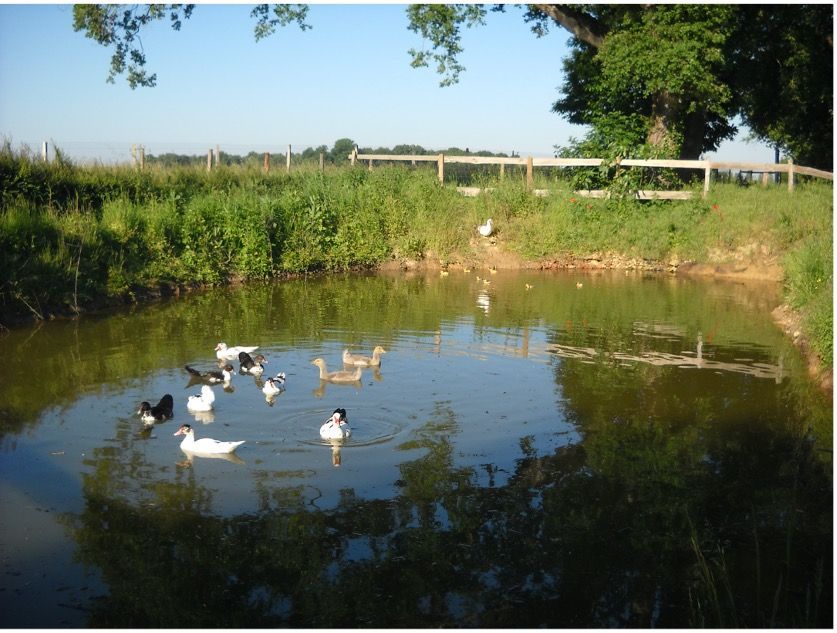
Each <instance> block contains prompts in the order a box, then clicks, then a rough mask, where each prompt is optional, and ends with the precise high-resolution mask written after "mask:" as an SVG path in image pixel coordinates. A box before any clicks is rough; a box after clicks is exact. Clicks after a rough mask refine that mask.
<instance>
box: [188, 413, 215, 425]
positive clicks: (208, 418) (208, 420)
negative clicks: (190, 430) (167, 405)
mask: <svg viewBox="0 0 837 633" xmlns="http://www.w3.org/2000/svg"><path fill="white" fill-rule="evenodd" d="M190 413H191V414H192V417H193V418H195V422H200V423H201V424H212V423H213V422H215V411H190Z"/></svg>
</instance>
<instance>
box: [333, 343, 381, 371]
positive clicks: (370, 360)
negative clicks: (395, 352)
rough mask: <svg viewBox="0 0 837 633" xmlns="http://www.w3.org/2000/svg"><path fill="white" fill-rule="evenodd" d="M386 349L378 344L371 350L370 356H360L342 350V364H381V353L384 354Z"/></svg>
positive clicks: (358, 365)
mask: <svg viewBox="0 0 837 633" xmlns="http://www.w3.org/2000/svg"><path fill="white" fill-rule="evenodd" d="M386 353H387V351H386V350H385V349H384V348H383V347H381V346H380V345H378V346H376V347H375V349H373V350H372V356H371V357H369V356H360V355H359V354H352V353H351V352H350V351H349V350H347V349H345V350H343V364H344V365H354V366H355V367H372V366H377V365H380V364H381V354H386Z"/></svg>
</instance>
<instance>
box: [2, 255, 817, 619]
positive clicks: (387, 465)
mask: <svg viewBox="0 0 837 633" xmlns="http://www.w3.org/2000/svg"><path fill="white" fill-rule="evenodd" d="M779 290H780V289H779V288H778V287H777V286H775V285H770V284H768V285H763V284H754V283H750V284H741V283H731V282H721V281H706V280H700V281H698V280H694V279H684V278H678V277H672V276H657V275H643V274H633V273H631V274H626V273H623V272H620V273H607V274H604V273H603V274H587V275H582V274H573V273H570V272H565V273H546V272H543V273H542V272H532V271H526V272H513V273H512V272H503V271H500V272H499V273H497V274H489V272H488V271H473V272H467V273H466V272H461V271H452V272H451V273H450V274H449V275H446V276H442V275H440V274H438V273H435V274H429V273H428V274H415V273H407V272H404V273H387V274H385V273H378V274H346V275H334V276H328V277H309V278H307V279H300V280H292V281H283V282H278V283H274V284H266V285H255V286H247V287H246V288H236V289H223V290H214V291H209V292H203V293H199V294H192V295H189V296H186V297H182V298H176V299H172V300H167V301H161V302H158V303H154V304H151V305H146V306H142V307H134V308H131V309H125V310H123V311H119V312H114V313H110V314H107V315H99V316H86V317H84V318H82V319H80V320H77V321H67V322H51V323H45V324H42V325H40V326H34V327H31V328H30V327H26V328H19V329H15V330H13V331H11V332H7V333H5V334H3V335H2V337H0V341H2V344H3V349H4V352H5V358H6V363H5V364H4V365H3V367H2V369H0V375H2V381H0V432H2V450H1V451H0V506H1V507H0V548H1V552H0V553H1V554H2V561H1V562H0V565H2V569H1V570H0V571H1V572H2V575H0V578H2V581H0V613H2V616H1V617H2V624H3V625H4V626H5V627H49V628H54V627H143V628H144V627H194V626H197V627H262V626H293V627H421V628H424V627H437V626H449V627H454V626H456V627H542V626H545V627H552V628H560V627H717V626H722V627H739V626H740V627H743V626H748V627H769V626H793V627H824V628H830V627H831V624H832V599H831V598H832V584H833V578H832V563H833V550H832V531H833V530H832V494H833V493H832V451H831V448H832V435H831V433H832V406H831V401H830V399H828V398H827V397H825V396H823V394H821V393H820V392H818V391H817V389H816V388H815V387H814V386H813V385H812V384H811V383H810V382H809V380H808V379H807V378H806V373H805V367H804V363H803V362H802V360H801V358H800V357H799V354H798V353H797V351H796V350H795V349H794V348H793V346H792V345H791V344H790V343H789V342H788V341H787V339H786V338H785V337H784V336H783V335H782V334H781V332H780V331H779V329H778V328H777V327H776V326H775V325H774V324H773V323H772V322H771V319H770V311H771V310H772V309H773V307H775V306H776V305H777V303H778V302H779V299H780V297H779ZM220 341H224V342H226V343H228V344H229V345H258V346H259V350H258V351H260V352H262V353H263V354H264V355H265V356H266V357H267V360H268V364H267V365H266V369H267V372H268V374H269V375H275V374H276V373H277V372H280V371H283V372H285V373H286V375H287V385H286V390H285V391H284V392H283V393H281V394H280V395H279V396H277V397H276V398H275V399H274V400H273V401H268V400H267V399H266V398H265V396H264V395H263V393H262V392H261V390H260V381H259V380H257V379H255V378H254V377H252V376H246V375H238V374H237V375H235V376H233V379H232V382H231V385H230V387H229V388H227V389H224V388H222V387H221V386H216V387H214V388H213V389H214V391H215V393H216V402H215V410H214V412H213V413H212V414H210V415H200V414H191V413H189V412H188V411H187V409H186V399H187V397H188V396H189V395H191V394H193V393H196V392H197V391H198V389H199V388H198V387H197V386H196V385H195V384H194V383H191V382H190V380H189V375H188V374H187V373H186V371H185V370H184V365H187V364H188V365H191V366H194V367H197V368H199V369H204V370H207V369H213V368H217V363H216V359H215V353H214V348H215V346H216V344H217V343H218V342H220ZM376 345H381V346H383V347H384V349H385V350H386V354H385V355H384V356H383V363H382V366H381V367H380V368H379V369H377V370H372V369H365V370H364V371H363V375H362V379H361V381H360V382H359V383H358V384H352V385H339V384H331V383H323V382H321V381H320V380H319V377H318V370H317V368H316V367H315V366H313V365H312V364H311V361H312V360H313V359H314V358H316V357H321V358H323V359H325V360H326V362H327V364H328V368H329V370H335V369H342V362H341V354H342V351H343V349H344V348H346V347H350V348H351V349H352V350H353V351H354V352H356V353H363V354H367V355H368V354H370V352H371V350H372V348H373V347H374V346H376ZM233 365H234V367H235V368H236V370H237V369H238V362H237V361H235V362H233ZM165 393H170V394H172V396H173V397H174V411H175V413H174V418H173V419H172V420H168V421H166V422H163V423H159V424H157V425H155V426H154V427H153V428H152V429H150V430H144V429H143V425H142V423H141V421H140V419H139V417H138V416H137V415H136V411H137V409H138V408H139V404H140V402H141V401H143V400H147V401H151V402H152V404H154V403H156V402H157V400H159V398H160V397H161V396H162V395H163V394H165ZM337 407H342V408H345V409H346V411H347V414H348V419H349V423H350V425H351V427H352V435H351V437H350V438H348V439H347V440H345V441H344V442H343V443H342V444H338V443H334V444H330V443H328V442H325V441H323V440H321V439H320V437H319V435H318V429H319V426H320V424H321V423H322V422H323V421H324V420H325V418H327V417H328V416H329V415H330V414H331V413H332V411H333V410H334V409H335V408H337ZM183 423H189V424H191V425H192V426H193V428H194V429H195V431H196V436H197V437H198V438H201V437H212V438H215V439H219V440H245V444H244V445H243V446H241V447H240V448H239V449H237V450H236V452H235V454H234V456H233V457H231V458H229V459H210V458H206V457H200V456H191V457H190V456H188V455H187V454H185V453H184V452H183V451H181V449H180V440H181V438H180V437H175V436H174V435H173V434H174V432H175V431H176V430H177V429H178V427H179V426H180V425H181V424H183Z"/></svg>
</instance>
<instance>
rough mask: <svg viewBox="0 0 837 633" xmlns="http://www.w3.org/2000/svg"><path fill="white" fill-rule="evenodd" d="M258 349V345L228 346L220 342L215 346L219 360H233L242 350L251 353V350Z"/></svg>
mask: <svg viewBox="0 0 837 633" xmlns="http://www.w3.org/2000/svg"><path fill="white" fill-rule="evenodd" d="M257 349H259V346H258V345H255V346H252V347H244V346H242V345H236V346H235V347H227V344H226V343H218V345H216V346H215V356H216V357H217V358H218V360H233V359H235V358H238V355H239V354H240V353H241V352H247V353H248V354H249V353H250V352H255V351H256V350H257Z"/></svg>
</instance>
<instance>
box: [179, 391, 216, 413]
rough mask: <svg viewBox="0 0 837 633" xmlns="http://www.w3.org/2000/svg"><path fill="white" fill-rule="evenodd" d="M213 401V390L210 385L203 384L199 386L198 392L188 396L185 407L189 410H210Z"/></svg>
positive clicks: (212, 406)
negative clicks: (199, 390)
mask: <svg viewBox="0 0 837 633" xmlns="http://www.w3.org/2000/svg"><path fill="white" fill-rule="evenodd" d="M214 402H215V392H214V391H212V387H210V386H209V385H204V386H203V387H201V392H200V394H197V395H194V396H189V399H188V400H187V401H186V408H187V409H189V411H212V409H213V408H214V404H213V403H214Z"/></svg>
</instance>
